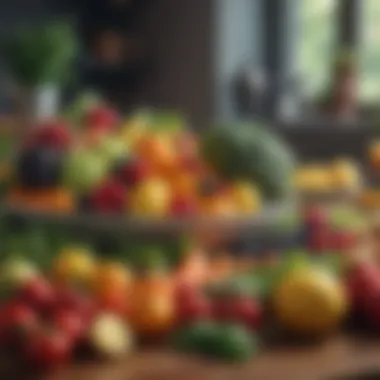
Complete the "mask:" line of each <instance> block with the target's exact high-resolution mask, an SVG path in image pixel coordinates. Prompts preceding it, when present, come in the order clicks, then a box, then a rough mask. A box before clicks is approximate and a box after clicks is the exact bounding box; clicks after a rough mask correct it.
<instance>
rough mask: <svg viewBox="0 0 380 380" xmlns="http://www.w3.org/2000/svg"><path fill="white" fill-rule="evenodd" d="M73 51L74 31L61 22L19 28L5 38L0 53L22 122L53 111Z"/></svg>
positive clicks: (38, 117)
mask: <svg viewBox="0 0 380 380" xmlns="http://www.w3.org/2000/svg"><path fill="white" fill-rule="evenodd" d="M76 52H77V40H76V37H75V34H74V31H73V29H72V28H71V27H70V25H68V24H66V23H62V22H48V23H45V24H42V25H38V26H30V27H24V28H20V29H18V30H17V31H16V33H14V34H13V35H12V36H11V37H10V38H9V39H8V40H7V41H5V43H4V45H3V53H4V54H3V56H4V57H5V60H6V64H7V67H8V69H9V71H10V73H11V76H12V79H13V80H14V82H15V84H16V99H17V103H18V113H19V116H23V118H24V123H25V122H27V124H30V123H32V122H33V121H35V120H36V119H41V118H45V117H52V116H54V115H55V114H56V112H57V110H58V107H59V95H60V90H61V88H62V85H63V84H64V82H65V81H66V80H67V79H68V75H69V73H70V72H72V71H71V65H72V63H73V60H74V58H75V57H76Z"/></svg>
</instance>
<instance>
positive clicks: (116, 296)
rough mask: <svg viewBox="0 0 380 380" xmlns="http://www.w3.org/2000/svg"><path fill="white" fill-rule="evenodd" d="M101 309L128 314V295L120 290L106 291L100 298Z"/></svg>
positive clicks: (118, 313) (121, 314)
mask: <svg viewBox="0 0 380 380" xmlns="http://www.w3.org/2000/svg"><path fill="white" fill-rule="evenodd" d="M99 303H100V305H99V307H100V309H102V310H104V311H108V312H112V313H115V314H117V315H120V316H124V315H127V314H128V303H127V297H126V295H125V294H124V293H120V292H111V291H110V292H106V293H104V294H102V296H101V297H100V299H99Z"/></svg>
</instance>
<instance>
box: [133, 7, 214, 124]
mask: <svg viewBox="0 0 380 380" xmlns="http://www.w3.org/2000/svg"><path fill="white" fill-rule="evenodd" d="M212 12H213V1H211V0H181V1H178V0H155V1H153V2H152V5H151V8H150V9H149V10H148V12H147V17H146V19H145V31H146V38H147V45H148V49H150V51H151V53H152V60H153V65H152V70H153V75H152V76H151V78H149V81H147V83H146V85H145V86H144V88H143V90H142V92H141V94H140V95H139V97H140V99H141V100H142V101H143V102H146V103H148V104H153V105H157V106H162V107H171V108H179V109H182V110H183V111H185V112H186V113H187V114H188V115H189V116H190V117H191V118H192V121H193V122H195V123H196V124H198V123H201V122H204V121H205V120H207V119H208V118H209V117H210V115H211V114H212V113H213V107H214V104H213V101H214V99H213V88H214V84H213V64H214V63H213V41H212V37H213V23H212Z"/></svg>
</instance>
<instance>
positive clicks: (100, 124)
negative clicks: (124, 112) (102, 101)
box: [85, 106, 119, 131]
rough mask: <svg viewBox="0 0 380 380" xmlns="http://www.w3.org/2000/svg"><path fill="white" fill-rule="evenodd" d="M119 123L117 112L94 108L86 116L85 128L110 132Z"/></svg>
mask: <svg viewBox="0 0 380 380" xmlns="http://www.w3.org/2000/svg"><path fill="white" fill-rule="evenodd" d="M118 122H119V115H118V114H117V112H116V111H115V110H113V109H112V108H108V107H105V106H103V107H100V106H99V107H96V108H93V109H91V110H90V111H88V113H87V115H86V116H85V126H86V127H87V128H88V129H91V130H97V131H110V130H112V129H114V127H115V126H116V125H117V124H118Z"/></svg>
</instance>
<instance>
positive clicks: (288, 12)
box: [261, 0, 366, 119]
mask: <svg viewBox="0 0 380 380" xmlns="http://www.w3.org/2000/svg"><path fill="white" fill-rule="evenodd" d="M316 1H317V0H316ZM336 1H338V4H337V8H338V11H337V14H336V18H337V20H336V21H337V49H347V48H348V49H352V50H354V51H357V50H358V49H359V47H360V39H361V27H362V12H363V6H364V5H363V3H362V0H336ZM261 2H262V11H263V15H262V16H263V20H264V23H263V24H264V25H263V31H262V37H263V44H262V46H263V51H262V55H263V63H264V69H265V70H266V73H267V75H268V78H272V80H271V82H272V83H271V86H270V90H269V95H268V99H267V105H266V116H267V117H268V118H270V119H278V118H279V107H280V103H281V98H282V96H283V93H282V83H284V80H285V76H286V75H287V74H288V73H289V71H290V70H292V68H294V67H296V62H294V57H295V54H293V56H291V55H292V53H294V49H295V48H296V44H297V42H296V41H295V40H294V34H296V33H295V30H294V29H295V25H296V23H295V22H294V21H295V19H294V18H298V10H299V6H298V5H297V3H298V0H261ZM362 106H364V107H365V106H366V105H365V104H360V107H362ZM321 116H323V115H321Z"/></svg>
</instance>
